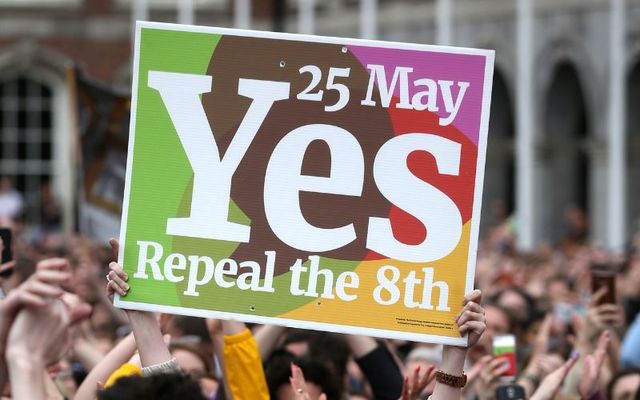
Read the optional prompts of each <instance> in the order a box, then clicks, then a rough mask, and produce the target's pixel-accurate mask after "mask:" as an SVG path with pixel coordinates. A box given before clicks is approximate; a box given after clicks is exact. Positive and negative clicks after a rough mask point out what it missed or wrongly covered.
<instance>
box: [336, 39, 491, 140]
mask: <svg viewBox="0 0 640 400" xmlns="http://www.w3.org/2000/svg"><path fill="white" fill-rule="evenodd" d="M348 48H349V50H350V52H351V53H352V54H353V55H355V57H356V58H357V59H358V60H359V61H360V63H361V64H362V66H363V67H365V68H367V65H370V64H373V65H383V66H384V69H385V76H386V82H387V85H390V83H391V81H392V78H393V75H394V71H395V70H396V68H397V67H411V68H413V71H412V72H411V73H409V79H408V88H409V98H412V97H413V95H414V94H415V93H417V92H419V91H422V90H425V87H424V86H417V87H416V86H414V81H416V80H418V79H423V78H427V79H432V80H434V81H436V82H438V81H453V85H452V86H451V88H452V89H451V95H452V98H453V100H454V101H455V99H456V97H457V96H458V94H459V86H458V83H460V82H468V83H469V86H468V88H467V89H466V93H465V94H464V98H463V101H462V102H461V103H460V109H459V110H458V112H457V115H456V117H455V119H454V120H453V122H452V125H454V126H455V127H456V128H458V129H459V130H460V131H461V132H463V133H464V134H465V135H466V136H467V137H468V138H469V139H470V140H471V141H472V142H473V143H474V144H476V145H477V144H478V136H479V131H480V115H481V112H482V96H483V93H482V91H483V82H484V71H485V57H484V56H481V55H472V54H450V53H439V52H435V51H434V52H428V51H417V50H405V49H387V48H379V47H378V48H376V47H365V46H348ZM439 88H440V87H439ZM393 95H394V96H397V97H400V85H399V84H396V86H395V88H394V92H393ZM437 108H438V111H436V114H438V116H440V117H446V116H447V115H448V113H447V112H446V111H445V104H444V101H443V97H442V95H440V94H438V96H437ZM424 112H429V111H428V110H425V111H424Z"/></svg>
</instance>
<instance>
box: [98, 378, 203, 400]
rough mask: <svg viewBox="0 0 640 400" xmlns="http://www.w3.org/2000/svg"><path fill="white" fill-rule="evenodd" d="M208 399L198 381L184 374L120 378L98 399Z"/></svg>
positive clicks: (101, 393) (100, 393) (102, 392)
mask: <svg viewBox="0 0 640 400" xmlns="http://www.w3.org/2000/svg"><path fill="white" fill-rule="evenodd" d="M147 399H148V400H176V399H180V400H206V397H204V395H202V393H201V391H200V387H199V385H198V383H197V382H196V381H195V380H193V379H191V378H190V377H188V376H186V375H182V374H158V375H152V376H148V377H140V376H130V377H124V378H120V379H118V380H117V381H116V383H115V384H114V385H112V386H110V387H109V388H108V389H105V390H103V391H100V392H98V400H147Z"/></svg>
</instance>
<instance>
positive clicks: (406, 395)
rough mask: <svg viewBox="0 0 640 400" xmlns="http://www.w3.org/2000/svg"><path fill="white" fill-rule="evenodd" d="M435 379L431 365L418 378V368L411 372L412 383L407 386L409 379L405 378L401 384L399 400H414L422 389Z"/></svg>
mask: <svg viewBox="0 0 640 400" xmlns="http://www.w3.org/2000/svg"><path fill="white" fill-rule="evenodd" d="M434 378H435V371H434V366H433V365H431V366H429V368H428V369H427V370H426V371H425V373H424V374H423V375H422V378H420V366H417V367H416V369H415V370H414V371H413V381H412V384H411V385H409V378H408V377H405V378H404V382H403V384H402V395H401V396H400V399H399V400H416V399H418V398H419V397H420V394H422V391H423V390H424V388H426V387H427V385H429V383H430V382H431V381H432V380H433V379H434Z"/></svg>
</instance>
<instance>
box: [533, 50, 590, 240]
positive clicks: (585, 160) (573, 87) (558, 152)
mask: <svg viewBox="0 0 640 400" xmlns="http://www.w3.org/2000/svg"><path fill="white" fill-rule="evenodd" d="M543 110H544V125H543V128H544V138H543V147H542V149H541V158H542V160H541V161H542V164H543V167H542V180H541V182H544V187H543V188H542V187H541V188H540V190H542V192H541V193H540V195H541V196H540V197H541V201H543V202H544V204H545V205H544V218H543V222H544V223H543V224H542V226H543V230H544V236H543V237H547V238H552V239H553V240H554V241H557V240H560V239H565V238H567V237H569V236H570V237H571V238H572V239H574V240H584V239H586V235H587V234H588V232H586V227H585V226H584V216H585V215H589V213H588V211H589V201H588V200H589V162H590V161H589V156H588V154H587V151H586V139H587V138H588V137H589V133H590V132H589V121H588V118H587V112H586V104H585V97H584V93H583V90H582V86H581V83H580V80H579V76H578V71H577V70H576V68H575V66H574V65H573V64H571V63H570V62H568V61H563V62H561V63H559V64H558V65H556V66H555V68H554V73H553V79H552V80H551V85H550V86H549V88H548V91H547V93H546V97H545V103H544V109H543ZM574 225H576V226H574ZM577 225H580V226H579V227H578V226H577Z"/></svg>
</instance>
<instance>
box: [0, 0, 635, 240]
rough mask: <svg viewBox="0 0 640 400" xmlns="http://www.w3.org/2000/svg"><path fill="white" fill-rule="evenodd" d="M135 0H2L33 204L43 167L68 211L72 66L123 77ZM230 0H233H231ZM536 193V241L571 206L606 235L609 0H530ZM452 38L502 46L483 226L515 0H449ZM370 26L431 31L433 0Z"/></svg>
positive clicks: (290, 17)
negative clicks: (68, 75)
mask: <svg viewBox="0 0 640 400" xmlns="http://www.w3.org/2000/svg"><path fill="white" fill-rule="evenodd" d="M132 1H135V0H2V1H0V108H1V110H0V115H1V117H0V145H2V148H1V149H0V152H1V153H0V155H1V159H0V174H6V175H9V176H12V177H14V180H15V182H16V183H17V186H18V187H19V189H20V190H22V191H23V192H25V194H26V198H27V200H28V202H29V203H30V205H31V208H32V209H36V208H37V206H38V204H39V201H40V200H39V196H40V193H39V183H40V182H41V181H43V180H50V181H51V183H52V186H53V188H54V191H55V193H56V194H57V196H58V198H59V201H60V203H61V204H62V206H63V207H62V208H63V210H64V215H65V221H66V225H67V226H72V225H73V223H74V222H73V214H74V212H73V210H74V207H75V203H74V202H75V201H76V200H75V195H74V193H75V186H74V185H75V183H74V173H75V161H74V155H75V151H76V150H75V145H76V143H75V140H76V139H75V137H74V134H73V123H72V121H73V107H72V105H71V102H70V97H69V88H68V85H67V83H66V70H67V68H68V67H69V66H70V65H73V64H74V63H78V64H80V65H81V66H83V67H84V68H85V69H86V70H87V71H88V72H89V73H90V74H91V75H93V76H94V77H96V78H97V79H100V80H102V81H105V82H108V83H110V84H113V85H115V86H118V87H124V88H126V87H128V85H129V81H130V68H131V61H130V57H131V46H130V40H131V33H132V29H133V28H132V9H134V8H135V6H134V5H132ZM147 1H148V7H149V8H148V10H149V11H148V12H149V14H148V15H149V19H150V20H154V21H166V22H174V21H176V18H177V6H176V0H147ZM236 1H238V0H236ZM532 2H533V11H534V20H533V38H534V40H533V60H534V65H533V85H534V86H533V87H534V104H535V107H534V109H535V112H534V117H533V127H532V129H533V132H534V147H535V149H534V166H535V174H534V176H535V181H534V196H535V198H534V203H535V215H536V218H535V227H534V235H535V239H536V241H537V242H542V241H550V242H553V241H555V240H557V239H558V238H559V237H560V236H561V235H562V233H563V229H564V226H563V219H564V216H565V213H566V212H567V210H568V209H569V207H572V206H575V207H579V208H580V209H583V210H584V211H585V212H586V215H587V216H588V220H589V224H590V229H589V235H590V237H591V238H592V239H593V240H595V241H597V242H602V243H605V242H606V236H607V228H606V224H607V221H606V218H607V214H606V213H605V212H604V210H605V209H606V206H607V201H609V200H608V198H609V197H608V195H607V168H608V166H609V163H608V156H607V146H608V139H607V138H608V135H607V129H608V125H607V116H608V103H609V83H608V82H609V81H608V76H609V68H610V45H609V34H610V29H609V28H610V12H611V1H610V0H532ZM193 3H194V6H195V23H196V24H200V25H209V26H224V27H231V26H233V24H234V1H233V0H194V1H193ZM360 3H361V2H359V1H358V0H316V1H315V17H314V32H315V33H316V34H319V35H331V36H345V37H357V36H359V35H360V24H359V21H360V19H359V18H360V17H359V16H360V7H361V4H360ZM452 4H453V8H452V21H453V23H452V27H453V29H452V34H451V40H452V43H453V44H454V45H456V46H465V47H482V48H492V49H495V50H496V69H495V78H494V90H493V104H492V115H491V122H490V132H489V145H488V156H487V166H486V174H487V175H486V178H485V189H484V203H483V204H484V207H483V226H484V227H487V226H489V225H491V224H492V223H494V222H495V221H496V219H497V218H498V215H499V214H500V213H498V212H497V211H496V210H498V209H501V210H503V212H504V213H511V212H513V211H514V210H515V209H516V208H517V204H516V196H515V192H516V185H515V179H516V176H517V175H516V171H515V166H516V164H517V163H516V161H517V157H518V154H516V151H515V150H514V149H515V145H514V143H515V140H516V137H517V136H516V135H517V132H516V120H517V118H516V112H515V99H516V94H517V89H518V87H517V81H516V75H517V70H516V65H517V60H516V53H517V52H516V34H517V19H516V12H517V9H516V0H452ZM297 7H298V1H297V0H286V1H285V0H280V1H278V0H274V1H272V0H253V1H252V9H253V13H252V14H253V15H252V19H251V27H252V28H255V29H274V27H276V28H278V29H282V30H283V31H286V32H297V31H298V30H299V25H298V22H299V21H298V12H297V11H298V10H297ZM376 7H377V10H376V15H377V21H376V23H375V27H376V32H377V34H376V37H377V38H378V39H382V40H393V41H407V42H417V43H434V42H435V40H436V18H435V15H436V4H435V3H434V1H430V0H378V1H377V6H376ZM625 7H626V8H625V11H626V12H625V20H626V30H625V33H624V36H625V40H624V49H625V50H624V53H625V58H626V61H625V66H624V68H625V75H626V77H625V82H626V84H625V88H626V102H625V103H626V121H625V125H626V128H625V129H626V138H625V144H626V145H625V148H626V151H627V154H626V156H627V166H626V177H625V178H626V196H627V201H626V203H627V206H626V209H625V210H624V211H625V215H626V218H627V220H628V221H629V223H628V225H629V227H628V234H629V235H630V234H631V233H632V232H633V231H635V230H636V229H638V226H639V225H640V183H639V182H640V0H627V1H626V6H625Z"/></svg>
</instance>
